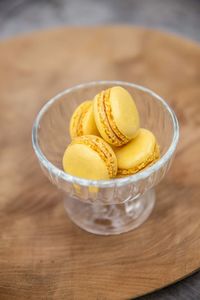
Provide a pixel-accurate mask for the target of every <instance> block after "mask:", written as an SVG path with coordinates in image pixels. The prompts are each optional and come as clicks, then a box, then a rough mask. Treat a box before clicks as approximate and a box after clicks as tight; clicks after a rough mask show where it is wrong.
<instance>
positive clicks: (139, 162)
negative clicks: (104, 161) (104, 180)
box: [115, 128, 160, 175]
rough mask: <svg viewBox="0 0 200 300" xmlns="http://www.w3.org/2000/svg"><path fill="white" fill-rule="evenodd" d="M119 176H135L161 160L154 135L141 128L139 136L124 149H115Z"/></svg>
mask: <svg viewBox="0 0 200 300" xmlns="http://www.w3.org/2000/svg"><path fill="white" fill-rule="evenodd" d="M115 154H116V157H117V162H118V174H124V175H126V174H127V175H128V174H133V173H136V172H138V171H139V170H141V169H143V168H144V167H146V166H147V165H149V164H150V163H152V162H153V161H155V160H156V159H158V158H159V155H160V154H159V147H158V145H157V142H156V138H155V136H154V135H153V133H152V132H151V131H149V130H147V129H143V128H141V129H140V130H139V133H138V135H137V136H136V137H135V139H133V140H132V141H130V142H129V143H128V144H126V145H125V146H123V147H120V148H118V149H115Z"/></svg>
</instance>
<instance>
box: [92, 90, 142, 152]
mask: <svg viewBox="0 0 200 300" xmlns="http://www.w3.org/2000/svg"><path fill="white" fill-rule="evenodd" d="M93 107H94V118H95V122H96V125H97V128H98V130H99V132H100V134H101V136H102V137H103V139H104V140H105V141H107V142H108V143H109V144H111V145H114V146H117V147H118V146H122V145H124V144H126V143H128V142H129V141H130V140H131V139H133V138H134V137H135V136H136V135H137V133H138V130H139V127H140V120H139V113H138V111H137V108H136V105H135V102H134V100H133V98H132V96H131V95H130V94H129V92H128V91H127V90H125V89H124V88H122V87H120V86H115V87H112V88H109V89H107V90H105V91H102V92H100V93H99V94H97V95H96V96H95V98H94V103H93Z"/></svg>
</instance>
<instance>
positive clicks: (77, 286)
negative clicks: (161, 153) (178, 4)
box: [0, 27, 200, 300]
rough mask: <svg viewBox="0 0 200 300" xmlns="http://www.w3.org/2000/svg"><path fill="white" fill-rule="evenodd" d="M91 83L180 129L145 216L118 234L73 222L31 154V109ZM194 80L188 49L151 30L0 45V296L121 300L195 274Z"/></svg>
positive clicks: (199, 129)
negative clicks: (132, 99) (171, 115)
mask: <svg viewBox="0 0 200 300" xmlns="http://www.w3.org/2000/svg"><path fill="white" fill-rule="evenodd" d="M96 79H118V80H126V81H131V82H136V83H139V84H142V85H145V86H147V87H149V88H151V89H153V90H155V91H156V92H157V93H159V94H160V95H162V96H163V97H164V98H166V99H167V100H168V102H169V103H170V104H171V106H172V107H173V108H174V110H175V111H176V113H177V116H178V119H179V121H180V125H181V140H180V144H179V147H178V152H177V156H176V159H175V160H174V163H173V166H172V169H171V171H170V172H169V174H168V176H167V177H166V178H165V180H164V181H163V182H162V183H161V184H160V185H159V186H158V187H157V204H156V207H155V209H154V211H153V214H152V215H151V217H150V219H149V220H148V221H147V222H146V223H145V224H144V225H143V226H141V227H140V228H138V229H137V230H135V231H132V232H130V233H127V234H123V235H120V236H111V237H100V236H95V235H92V234H89V233H87V232H84V231H82V230H81V229H79V228H77V227H76V226H75V225H73V224H72V223H71V222H70V221H69V219H68V218H67V216H66V214H65V211H64V208H63V203H62V201H60V196H59V194H58V192H57V190H56V189H55V187H53V186H52V185H51V184H50V183H49V182H48V180H47V179H46V178H45V177H44V175H43V174H42V172H41V170H40V168H39V166H38V164H37V161H36V158H35V156H34V153H33V150H32V147H31V127H32V123H33V120H34V118H35V116H36V113H37V112H38V110H39V109H40V107H41V105H42V104H44V103H45V102H46V100H48V98H50V97H51V96H53V95H55V94H56V93H57V92H58V91H60V90H62V89H64V88H67V87H69V86H71V85H74V84H78V83H80V82H85V81H90V80H96ZM199 80H200V48H199V46H198V45H196V44H194V43H192V42H190V41H187V40H183V39H181V38H178V37H176V36H170V35H167V34H163V33H160V32H156V31H152V30H145V29H139V28H132V27H108V28H106V27H103V28H85V29H80V28H76V29H75V28H67V29H57V30H54V31H49V32H41V33H34V34H31V35H30V36H25V37H20V38H17V39H13V40H9V41H4V42H1V44H0V131H1V135H0V160H1V163H0V182H1V183H0V238H1V240H0V299H6V300H7V299H9V300H12V299H19V300H23V299H37V300H38V299H59V300H62V299H79V300H81V299H100V300H101V299H102V300H104V299H106V300H110V299H128V298H131V297H136V296H137V295H141V294H144V293H147V292H150V291H152V290H155V289H158V288H161V287H162V286H165V285H168V284H170V283H172V282H174V281H177V280H179V279H180V278H182V277H184V276H186V275H188V274H190V273H191V272H193V271H194V270H196V269H198V268H199V267H200V251H199V249H200V217H199V212H200V185H199V175H200V164H199V159H198V158H199V154H198V153H200V101H199V99H200V86H199Z"/></svg>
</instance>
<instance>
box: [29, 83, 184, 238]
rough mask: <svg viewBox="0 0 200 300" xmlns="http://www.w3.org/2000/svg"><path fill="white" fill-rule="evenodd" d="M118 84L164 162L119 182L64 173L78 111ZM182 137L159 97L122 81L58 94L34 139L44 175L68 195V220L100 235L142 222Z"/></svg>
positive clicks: (41, 118)
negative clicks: (72, 122)
mask: <svg viewBox="0 0 200 300" xmlns="http://www.w3.org/2000/svg"><path fill="white" fill-rule="evenodd" d="M116 85H120V86H122V87H124V88H125V89H127V90H128V91H129V92H130V93H131V95H132V96H133V98H134V100H135V102H136V105H137V108H138V110H139V113H140V119H141V127H144V128H147V129H150V130H151V131H152V132H153V133H154V134H155V136H156V138H157V140H158V143H159V146H160V151H161V158H160V159H159V160H158V161H157V162H156V163H155V164H153V165H152V166H150V167H148V168H146V169H144V170H142V171H140V172H139V173H137V174H135V175H132V176H128V177H124V178H120V179H113V180H106V181H103V180H100V181H95V180H86V179H83V178H77V177H74V176H71V175H69V174H66V173H65V172H64V171H63V170H62V156H63V153H64V150H65V149H66V147H67V145H68V144H69V142H70V136H69V121H70V117H71V115H72V113H73V111H74V109H75V108H76V107H77V106H78V105H79V104H80V103H81V102H83V101H85V100H91V99H93V97H94V95H96V94H97V93H98V92H99V91H101V90H104V89H107V88H109V87H112V86H116ZM178 138H179V129H178V122H177V119H176V116H175V114H174V112H173V111H172V110H171V108H170V107H169V106H168V105H167V103H166V102H165V101H164V100H163V99H162V98H161V97H159V96H158V95H157V94H155V93H154V92H152V91H150V90H148V89H146V88H144V87H142V86H138V85H135V84H132V83H127V82H119V81H97V82H90V83H86V84H82V85H79V86H76V87H73V88H70V89H67V90H65V91H63V92H62V93H60V94H58V95H57V96H55V97H54V98H53V99H51V100H49V101H48V102H47V104H46V105H45V106H44V107H43V108H42V109H41V111H40V112H39V114H38V116H37V118H36V121H35V123H34V126H33V134H32V140H33V147H34V150H35V153H36V156H37V158H38V160H39V163H40V165H41V167H42V169H43V171H44V173H45V174H46V175H47V176H48V178H49V179H50V181H51V182H52V183H53V184H55V185H56V186H57V187H58V188H59V189H61V190H63V191H64V194H65V195H66V196H65V207H66V210H67V212H68V214H69V216H70V217H71V219H72V220H73V221H74V222H75V223H76V224H78V225H79V226H80V227H82V228H84V229H86V230H88V231H90V232H93V233H97V234H117V233H122V232H125V231H129V230H130V229H133V228H136V227H137V226H139V225H140V224H141V223H142V222H144V220H145V219H146V218H147V217H148V215H149V214H150V212H151V210H152V208H153V204H154V201H155V195H154V192H153V191H152V190H151V189H152V188H153V187H154V186H155V185H156V184H158V183H159V182H160V181H161V180H162V179H163V177H164V176H165V174H166V172H167V171H168V169H169V167H170V164H171V161H172V158H173V156H174V152H175V149H176V146H177V142H178ZM94 167H95V166H94Z"/></svg>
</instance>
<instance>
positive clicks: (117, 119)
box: [62, 86, 160, 180]
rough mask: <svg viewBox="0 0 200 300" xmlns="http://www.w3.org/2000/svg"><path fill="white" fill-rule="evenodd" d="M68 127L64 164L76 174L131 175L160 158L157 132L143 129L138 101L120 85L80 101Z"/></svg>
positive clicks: (97, 177) (99, 177) (97, 176)
mask: <svg viewBox="0 0 200 300" xmlns="http://www.w3.org/2000/svg"><path fill="white" fill-rule="evenodd" d="M69 130H70V136H71V138H72V142H71V143H70V144H69V146H68V147H67V149H66V150H65V153H64V156H63V161H62V164H63V169H64V171H65V172H66V173H69V174H71V175H73V176H77V177H80V178H85V179H94V180H106V179H112V178H116V177H123V176H128V175H132V174H135V173H137V172H139V171H140V170H142V169H144V168H146V167H147V166H150V165H151V164H153V163H154V162H155V161H156V160H157V159H158V158H159V157H160V150H159V146H158V143H157V141H156V138H155V136H154V134H153V133H152V132H151V131H150V130H147V129H144V128H140V118H139V113H138V111H137V107H136V105H135V102H134V100H133V98H132V96H131V95H130V94H129V93H128V91H126V90H125V89H124V88H122V87H120V86H116V87H111V88H109V89H107V90H105V91H101V92H100V93H98V94H97V95H96V96H95V97H94V100H93V101H84V102H83V103H81V104H80V105H79V106H78V107H77V108H76V109H75V111H74V113H73V115H72V117H71V120H70V128H69ZM100 136H101V137H100Z"/></svg>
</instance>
